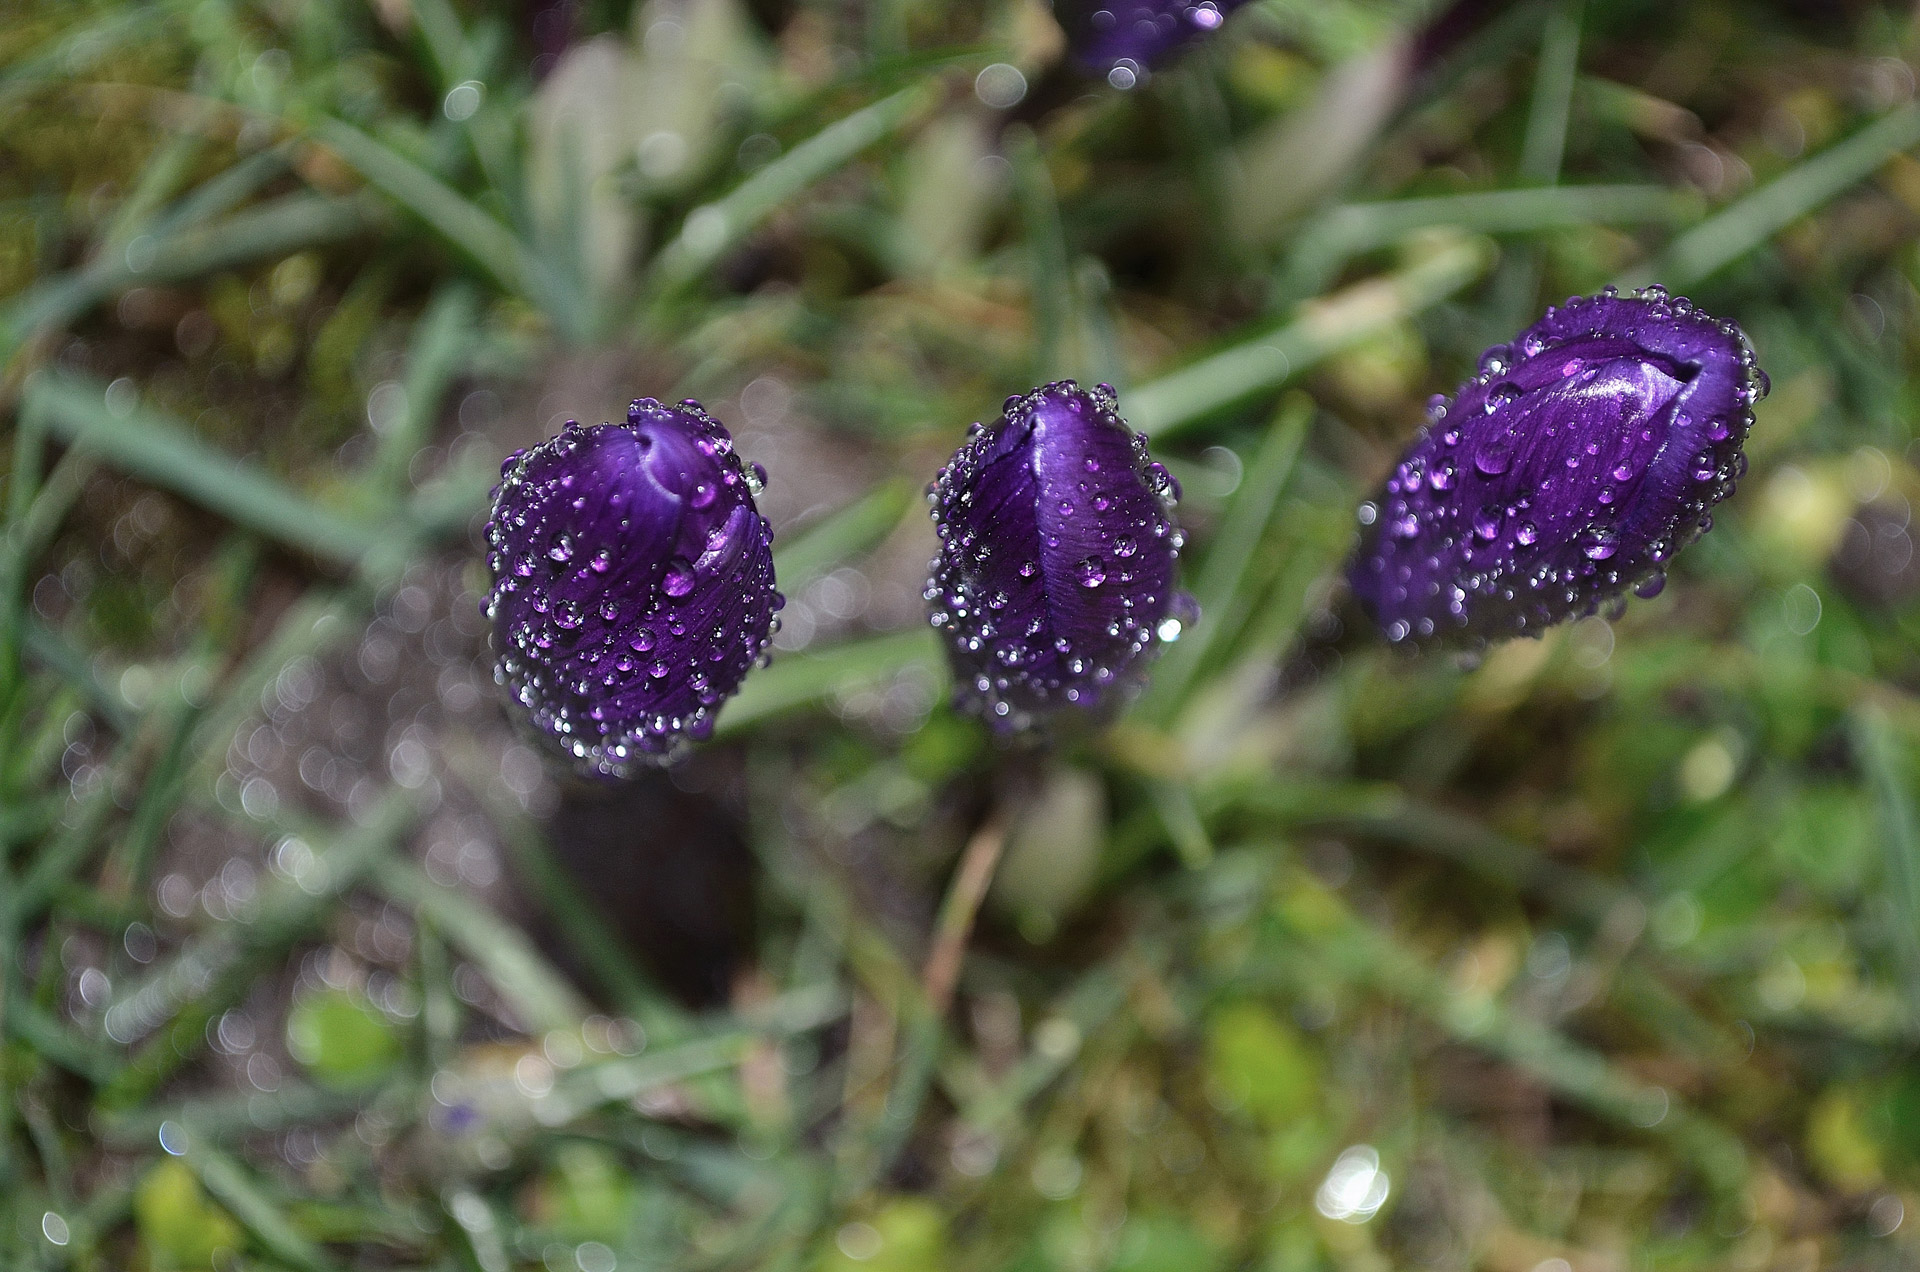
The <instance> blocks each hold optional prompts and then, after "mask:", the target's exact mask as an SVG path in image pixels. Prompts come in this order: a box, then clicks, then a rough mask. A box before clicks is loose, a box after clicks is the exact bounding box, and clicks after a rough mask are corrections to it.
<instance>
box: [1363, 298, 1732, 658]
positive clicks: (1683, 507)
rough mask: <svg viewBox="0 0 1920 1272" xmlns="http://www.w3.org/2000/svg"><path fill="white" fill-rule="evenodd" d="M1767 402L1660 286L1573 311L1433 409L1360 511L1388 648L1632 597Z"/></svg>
mask: <svg viewBox="0 0 1920 1272" xmlns="http://www.w3.org/2000/svg"><path fill="white" fill-rule="evenodd" d="M1766 390H1767V379H1766V376H1765V375H1764V374H1763V373H1762V372H1761V371H1760V370H1759V368H1758V367H1757V366H1755V365H1754V356H1753V349H1752V347H1751V346H1750V345H1749V344H1748V343H1747V340H1746V337H1745V336H1743V335H1742V334H1741V332H1740V329H1739V328H1738V327H1736V326H1735V325H1734V324H1733V323H1731V322H1726V321H1723V320H1721V319H1718V318H1713V317H1709V316H1708V315H1706V314H1704V313H1701V312H1700V311H1699V310H1698V309H1695V308H1694V307H1693V305H1692V304H1691V303H1690V302H1688V301H1686V300H1684V299H1671V298H1669V297H1668V295H1667V293H1666V291H1665V290H1664V289H1662V288H1659V287H1649V288H1647V289H1646V290H1645V291H1642V292H1637V293H1635V294H1634V295H1632V296H1620V295H1617V294H1615V293H1614V292H1613V290H1612V289H1611V288H1609V289H1608V290H1607V291H1606V292H1603V293H1602V294H1601V295H1598V296H1593V297H1587V298H1581V297H1575V298H1574V299H1572V300H1569V301H1568V302H1567V303H1566V304H1565V305H1563V306H1561V307H1559V308H1557V309H1549V310H1548V311H1547V314H1546V316H1545V317H1544V318H1542V319H1541V320H1540V321H1539V322H1537V323H1535V324H1534V325H1533V326H1531V327H1529V328H1527V329H1526V330H1525V331H1523V332H1521V333H1520V337H1519V339H1517V340H1515V341H1514V343H1513V346H1512V347H1511V348H1509V347H1507V346H1505V345H1498V346H1495V347H1494V348H1492V349H1489V350H1488V351H1487V352H1486V353H1485V355H1483V356H1482V358H1481V360H1480V373H1479V375H1477V376H1475V377H1474V378H1473V379H1472V380H1470V381H1468V382H1467V383H1466V384H1464V385H1462V386H1461V388H1460V393H1459V396H1458V397H1456V398H1455V399H1454V400H1453V401H1452V402H1448V401H1447V400H1446V399H1444V398H1436V399H1434V402H1433V406H1432V409H1431V411H1430V416H1431V421H1432V422H1431V424H1430V425H1429V426H1428V427H1426V428H1423V429H1421V430H1420V435H1419V436H1418V437H1417V438H1416V439H1415V440H1414V443H1413V445H1412V446H1411V447H1409V448H1408V450H1407V453H1406V454H1405V455H1404V456H1403V457H1402V458H1401V460H1400V463H1399V464H1398V465H1397V466H1396V467H1395V468H1394V470H1393V472H1392V474H1391V475H1390V476H1389V477H1388V478H1387V483H1386V488H1385V489H1384V490H1382V491H1381V492H1380V493H1379V494H1378V495H1376V496H1375V497H1374V498H1373V499H1371V500H1369V501H1368V502H1366V503H1364V504H1361V505H1360V523H1361V526H1362V527H1363V529H1362V531H1361V542H1360V549H1359V553H1358V555H1357V556H1356V557H1355V559H1354V562H1353V564H1352V566H1351V567H1350V571H1349V575H1350V578H1351V580H1352V583H1353V590H1354V592H1355V594H1356V595H1357V596H1358V597H1359V599H1360V601H1361V603H1362V604H1363V605H1364V606H1365V607H1366V609H1367V611H1368V612H1369V614H1371V616H1372V617H1373V619H1374V621H1375V622H1377V623H1378V624H1379V625H1380V627H1381V629H1382V630H1383V631H1384V632H1385V633H1386V635H1387V638H1388V639H1389V640H1393V641H1405V640H1409V639H1411V640H1414V641H1416V642H1421V643H1427V642H1433V643H1440V642H1452V643H1473V642H1479V641H1486V640H1494V639H1498V638H1501V637H1505V636H1516V635H1521V634H1531V633H1538V632H1540V631H1541V630H1542V629H1544V628H1546V627H1549V626H1551V625H1553V624H1554V623H1558V622H1561V621H1563V620H1565V619H1570V618H1580V617H1584V616H1586V615H1589V614H1592V613H1594V612H1595V610H1597V609H1598V608H1599V607H1600V606H1601V605H1602V604H1605V603H1607V602H1610V601H1614V600H1615V599H1616V598H1620V597H1622V596H1623V594H1624V593H1625V592H1626V591H1627V590H1628V589H1632V590H1634V591H1635V592H1637V593H1638V594H1639V595H1641V596H1653V595H1655V594H1656V593H1658V592H1659V590H1660V589H1661V587H1662V586H1663V585H1664V584H1665V582H1666V573H1665V571H1666V566H1667V563H1668V562H1669V561H1670V560H1672V558H1673V555H1674V553H1676V552H1678V551H1679V550H1680V549H1681V548H1682V547H1684V546H1686V545H1687V544H1688V543H1690V542H1692V541H1693V540H1694V539H1695V538H1698V537H1699V536H1700V535H1701V534H1702V533H1703V532H1705V531H1706V530H1707V529H1709V528H1710V527H1711V526H1712V524H1713V519H1712V517H1711V516H1709V515H1708V511H1707V510H1708V509H1709V508H1711V507H1712V506H1713V505H1714V504H1716V503H1718V502H1720V501H1721V500H1722V499H1725V498H1726V497H1727V496H1728V495H1729V494H1731V493H1732V492H1733V486H1734V482H1735V481H1736V480H1737V479H1738V478H1739V477H1740V476H1741V475H1742V474H1744V473H1745V472H1746V457H1745V456H1744V455H1743V454H1741V450H1740V448H1741V445H1742V444H1743V443H1744V442H1745V441H1746V437H1747V430H1748V428H1749V427H1750V426H1751V425H1752V423H1753V404H1754V402H1756V401H1757V400H1759V398H1760V397H1761V396H1762V395H1763V394H1765V392H1766Z"/></svg>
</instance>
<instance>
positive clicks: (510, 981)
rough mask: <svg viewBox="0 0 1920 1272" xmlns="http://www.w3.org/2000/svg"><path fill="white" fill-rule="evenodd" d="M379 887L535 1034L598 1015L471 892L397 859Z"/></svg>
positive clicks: (380, 870)
mask: <svg viewBox="0 0 1920 1272" xmlns="http://www.w3.org/2000/svg"><path fill="white" fill-rule="evenodd" d="M375 885H376V886H377V887H378V888H379V890H380V891H381V892H382V893H384V894H385V895H386V896H388V897H389V898H391V899H392V900H394V901H397V902H399V903H400V904H402V905H404V906H406V907H407V908H408V909H409V910H411V911H414V912H415V913H418V914H422V915H425V916H426V917H427V919H428V920H429V921H431V922H432V923H433V925H434V927H435V928H437V929H438V930H439V931H440V932H441V933H442V934H443V935H445V936H446V938H447V940H448V941H449V942H450V943H451V944H452V945H454V946H455V947H456V948H457V949H459V950H460V952H461V953H462V954H463V955H465V956H466V957H467V958H468V959H469V960H471V961H472V962H473V963H474V965H475V966H477V967H478V968H480V970H481V971H483V972H484V973H486V976H487V979H488V980H489V981H491V982H492V983H493V987H494V988H495V989H497V990H499V991H500V996H501V997H502V998H504V999H505V1000H506V1001H507V1003H508V1004H509V1005H510V1006H511V1007H512V1008H513V1012H514V1014H515V1015H516V1016H518V1017H519V1018H520V1022H521V1023H522V1024H523V1025H524V1026H525V1027H526V1028H527V1029H528V1030H530V1031H531V1032H534V1033H545V1032H546V1031H547V1030H550V1029H578V1028H579V1027H580V1022H581V1021H582V1020H583V1019H585V1018H586V1016H587V1014H588V1013H589V1012H590V1011H591V1010H592V1008H590V1007H589V1006H588V1005H587V1004H586V1003H585V1002H584V1001H582V999H581V998H580V996H579V994H577V993H575V992H574V989H573V986H572V985H570V984H569V983H568V982H567V979H566V977H564V976H562V975H561V974H560V973H559V972H557V971H555V970H554V969H553V967H552V965H551V964H549V963H548V962H547V960H546V959H545V958H544V957H542V956H541V954H540V952H539V951H538V950H536V949H534V947H533V945H532V944H531V943H530V942H529V941H528V940H527V938H526V936H525V935H524V934H523V933H522V932H521V931H520V929H518V928H517V927H514V926H513V925H512V924H509V923H508V922H507V921H506V920H504V919H502V918H501V917H500V916H499V915H497V914H495V913H494V912H493V911H492V910H490V909H488V908H487V907H486V906H484V905H482V904H481V903H480V902H478V901H476V900H474V899H473V898H471V897H469V896H467V895H466V894H465V893H461V892H456V891H455V890H453V889H452V888H443V887H441V886H440V885H439V884H437V883H435V882H434V881H433V880H432V879H429V878H428V877H427V875H426V872H425V871H423V870H422V869H420V867H419V866H417V865H415V864H414V863H413V862H411V861H403V860H401V859H399V858H397V857H396V858H390V859H388V860H386V861H383V862H381V863H380V865H379V866H378V867H377V869H376V872H375Z"/></svg>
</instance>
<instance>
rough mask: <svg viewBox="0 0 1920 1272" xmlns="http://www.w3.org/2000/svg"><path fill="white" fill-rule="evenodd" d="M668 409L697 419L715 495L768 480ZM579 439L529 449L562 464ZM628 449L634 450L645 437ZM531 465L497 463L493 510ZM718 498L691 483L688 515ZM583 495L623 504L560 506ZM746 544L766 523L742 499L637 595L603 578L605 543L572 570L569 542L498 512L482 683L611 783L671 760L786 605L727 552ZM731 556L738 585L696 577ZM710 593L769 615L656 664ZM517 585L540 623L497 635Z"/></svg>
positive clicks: (525, 461)
mask: <svg viewBox="0 0 1920 1272" xmlns="http://www.w3.org/2000/svg"><path fill="white" fill-rule="evenodd" d="M661 409H662V408H661V407H660V404H659V403H658V402H657V401H655V400H654V399H652V398H642V399H640V400H639V401H637V402H635V403H634V405H633V408H632V409H631V410H630V411H629V412H628V420H629V423H628V424H627V425H626V426H624V427H629V428H631V427H634V426H635V425H637V424H638V423H639V421H640V420H641V419H642V418H643V413H644V412H652V411H658V410H661ZM672 409H673V410H674V412H675V413H676V414H679V415H683V416H686V417H689V418H691V419H692V420H693V421H694V422H695V424H696V426H697V435H696V437H695V443H694V444H695V446H696V447H697V448H698V449H699V450H700V452H701V453H702V454H703V455H705V456H707V457H708V458H710V459H713V460H714V461H715V468H716V470H717V472H718V475H719V482H720V485H724V486H727V487H734V486H739V487H742V488H743V489H744V491H745V493H746V495H748V496H750V497H751V496H758V495H759V494H760V493H761V491H762V490H764V489H765V488H766V482H767V474H766V470H765V469H763V468H762V467H761V466H760V465H759V464H757V463H755V464H743V463H742V462H741V460H740V457H739V455H738V454H736V453H735V452H734V448H733V438H732V436H731V435H730V434H729V433H728V432H727V430H726V426H725V425H723V424H721V423H720V422H719V421H718V420H716V419H714V418H713V417H712V416H711V415H709V414H707V412H706V411H705V409H704V408H702V407H701V405H700V404H699V403H698V402H697V401H695V400H693V399H691V398H689V399H687V400H685V401H683V402H681V403H680V404H679V405H678V406H677V407H675V408H672ZM593 427H599V428H619V427H623V426H622V425H617V424H616V425H599V426H593ZM590 431H591V429H590V427H588V426H583V425H581V424H579V423H578V422H576V421H568V423H567V427H566V429H565V430H564V431H563V432H562V433H561V434H560V435H559V436H558V437H556V438H554V439H553V440H552V441H550V442H548V443H546V444H545V446H543V447H540V448H536V450H537V451H540V452H541V453H542V457H545V456H548V455H551V456H553V457H555V458H558V459H560V460H565V459H566V458H567V457H569V456H571V455H573V454H574V453H575V452H577V451H578V450H579V449H580V446H581V445H582V443H583V442H584V440H585V439H586V437H587V435H588V434H589V432H590ZM640 440H641V442H642V444H645V441H646V438H645V437H644V435H642V436H641V438H640ZM534 458H535V451H529V450H520V451H515V452H514V453H513V454H512V455H510V456H508V457H507V460H506V462H505V463H504V464H503V465H502V466H501V481H500V486H499V488H498V489H496V490H495V492H494V502H495V506H496V507H499V505H500V504H501V502H502V498H501V497H502V496H503V495H505V494H506V493H507V492H509V491H512V490H514V489H515V488H517V487H519V486H521V485H524V484H525V483H526V482H527V481H528V476H527V470H528V468H529V466H530V464H531V461H532V460H533V459H534ZM544 480H545V481H546V482H547V483H548V484H549V485H550V486H551V487H557V488H558V489H559V490H561V491H565V490H569V489H571V488H572V487H573V485H574V483H575V480H576V476H575V474H574V473H573V472H571V471H568V470H567V468H566V467H565V465H564V464H562V465H561V466H559V467H558V469H557V470H556V471H555V472H554V473H553V475H552V476H551V477H549V478H546V479H544ZM720 494H721V492H720V489H719V488H718V486H716V485H715V484H714V483H712V482H701V483H698V484H697V485H696V486H695V487H694V489H693V491H692V493H691V495H690V496H689V498H688V500H687V502H688V505H689V506H690V507H691V508H692V509H693V510H694V511H695V512H696V513H698V512H704V511H706V510H707V509H710V508H711V507H712V506H713V505H714V503H715V502H716V500H718V499H719V498H720ZM589 498H604V499H606V500H607V501H608V503H609V504H610V505H612V506H613V507H615V508H618V507H619V505H620V504H621V503H623V502H624V501H625V500H626V499H627V498H628V494H627V492H626V491H625V490H623V489H621V488H620V487H618V486H617V485H616V486H615V487H613V488H612V489H610V490H607V491H604V492H601V491H594V492H589V491H587V490H585V489H583V490H582V491H581V492H580V493H578V494H575V495H574V496H573V498H572V500H571V501H570V502H571V506H572V507H573V509H574V510H575V511H581V510H583V509H584V508H585V507H586V503H587V500H588V499H589ZM528 502H537V503H542V504H543V503H545V502H546V501H545V500H539V501H528ZM629 525H630V518H629V517H627V516H625V515H622V517H621V518H620V522H619V526H620V528H621V529H622V530H624V529H626V528H627V527H628V526H629ZM748 535H757V536H759V537H760V538H761V539H762V541H763V542H766V541H770V540H771V537H772V528H771V526H770V525H769V524H768V523H767V521H766V519H765V518H764V517H761V516H760V515H759V513H758V512H757V511H756V510H755V508H754V506H753V504H752V503H751V500H750V499H747V500H742V501H741V503H740V504H739V506H738V507H736V508H735V510H734V511H733V513H732V515H730V516H729V517H728V518H727V519H726V520H724V521H722V522H719V523H717V524H716V525H714V526H713V527H712V528H711V529H710V530H709V532H708V536H707V544H706V550H705V552H704V553H703V554H702V555H701V557H700V559H699V560H697V561H690V560H688V559H687V558H686V557H684V556H678V555H676V556H674V557H673V558H672V559H671V560H669V561H668V563H667V567H666V570H665V572H664V573H663V574H662V575H661V578H660V583H659V586H658V588H656V589H652V590H651V591H650V592H649V593H640V592H637V591H633V590H627V591H623V590H622V589H621V587H620V586H619V585H618V583H613V582H608V581H606V577H605V576H606V575H607V574H608V573H609V572H610V571H611V570H612V567H613V564H614V562H613V556H612V549H611V547H609V546H606V545H602V546H600V547H599V548H597V549H596V550H595V551H594V552H592V554H591V555H588V556H586V557H585V559H584V560H582V559H581V557H580V545H578V544H576V543H575V541H574V538H573V536H572V535H571V534H570V533H568V532H567V531H564V530H562V531H560V532H558V533H554V534H551V535H547V534H545V528H544V527H543V526H538V525H530V524H529V517H528V513H527V511H526V506H525V503H522V504H521V506H520V507H518V508H516V509H515V510H514V511H513V512H511V513H503V514H499V515H496V516H495V517H494V519H493V520H491V521H490V522H489V523H488V525H487V545H488V558H487V560H488V565H489V566H490V567H491V569H492V573H493V578H494V586H493V590H492V591H491V592H490V593H489V595H488V597H487V602H486V615H487V618H488V619H489V620H490V621H493V622H494V623H495V642H496V648H497V653H498V661H497V662H496V664H495V667H494V679H495V680H496V681H498V682H499V683H500V684H502V685H505V686H507V687H508V689H509V690H510V691H511V692H512V693H513V695H514V697H515V698H516V699H517V700H518V701H519V702H520V704H521V705H522V706H524V707H525V708H527V710H528V711H529V713H530V714H531V716H532V719H533V722H534V724H535V725H536V726H538V727H539V728H540V729H542V730H543V731H545V732H547V733H549V734H551V735H553V736H555V737H557V738H558V739H559V741H560V744H561V745H562V746H563V747H564V748H565V749H566V750H567V751H568V752H569V753H570V754H571V755H572V756H573V758H574V759H575V760H576V761H577V762H578V763H580V764H581V765H582V766H583V767H585V768H587V769H589V770H591V771H594V772H598V773H601V774H604V775H607V776H623V775H625V774H627V773H628V772H630V771H631V769H632V768H633V767H634V766H636V765H637V764H639V763H642V762H645V761H648V760H658V759H662V758H671V757H672V756H673V755H675V754H677V753H679V752H680V751H681V750H683V749H684V747H685V745H686V744H687V742H688V740H689V739H698V738H702V737H705V736H707V735H708V734H709V733H711V732H712V728H713V721H714V716H715V714H716V713H717V711H718V708H719V706H720V704H721V703H722V702H723V701H724V700H725V699H726V698H727V696H728V695H729V694H731V693H732V691H733V689H734V688H735V686H737V685H738V683H739V681H740V678H741V677H742V676H743V675H744V674H745V673H746V671H747V669H748V668H749V667H752V666H754V665H764V664H765V662H766V660H767V647H768V645H769V644H771V642H772V640H773V636H774V633H775V632H777V631H778V630H779V626H780V620H779V619H778V618H777V617H774V616H773V612H774V611H777V610H778V609H780V608H781V606H782V605H783V604H785V598H784V597H783V596H781V595H780V593H779V592H777V591H775V590H774V587H773V582H774V580H773V569H772V562H771V558H770V557H768V556H767V555H766V554H764V553H762V554H755V553H752V552H751V551H748V552H745V553H736V552H735V549H736V548H738V547H739V546H740V543H739V540H740V539H741V537H742V536H748ZM736 555H738V556H739V558H740V559H741V560H742V561H743V562H744V563H745V564H746V565H747V567H748V570H749V573H748V575H747V576H746V577H733V578H728V579H719V578H715V577H709V576H708V575H707V573H706V571H707V567H708V563H709V562H718V561H723V560H727V559H729V558H730V557H733V556H736ZM713 587H725V588H728V589H737V590H738V592H739V594H741V595H744V596H747V597H749V598H752V597H758V596H764V597H766V598H767V606H766V608H767V617H766V619H765V620H764V621H760V620H758V619H756V618H755V614H756V611H757V608H758V607H757V606H756V605H754V604H753V603H752V601H751V600H750V601H749V602H748V603H747V604H746V606H745V607H744V611H745V612H744V614H743V618H744V619H745V620H746V621H745V626H744V627H741V628H738V629H731V628H730V629H725V630H721V631H717V632H714V633H712V635H711V637H710V639H709V640H708V641H707V642H706V643H705V644H704V645H695V646H693V647H692V648H691V649H690V651H689V653H688V657H687V658H686V659H685V661H684V663H682V664H681V665H678V666H676V665H674V663H673V662H671V661H669V659H668V658H667V657H666V656H665V655H666V652H667V649H666V646H667V645H668V644H669V643H670V642H671V641H673V640H678V639H680V638H683V637H685V636H686V635H687V633H688V631H689V630H690V627H689V623H688V620H687V616H686V613H685V610H686V608H687V606H688V604H689V602H688V600H687V598H688V597H691V596H695V594H696V593H699V592H703V591H704V590H705V589H710V588H713ZM523 589H524V590H525V591H526V592H527V594H528V598H529V605H530V606H531V608H532V609H533V610H534V612H535V613H537V614H539V615H541V621H540V622H538V623H536V624H530V625H526V626H517V627H514V628H513V629H512V630H505V631H503V630H501V628H500V626H499V623H498V618H499V612H500V605H501V603H502V601H503V600H504V599H505V598H506V596H507V595H508V594H510V593H514V592H518V591H521V590H523ZM569 593H571V595H569ZM663 632H664V633H665V634H666V639H665V640H663V638H662V635H661V633H663Z"/></svg>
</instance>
